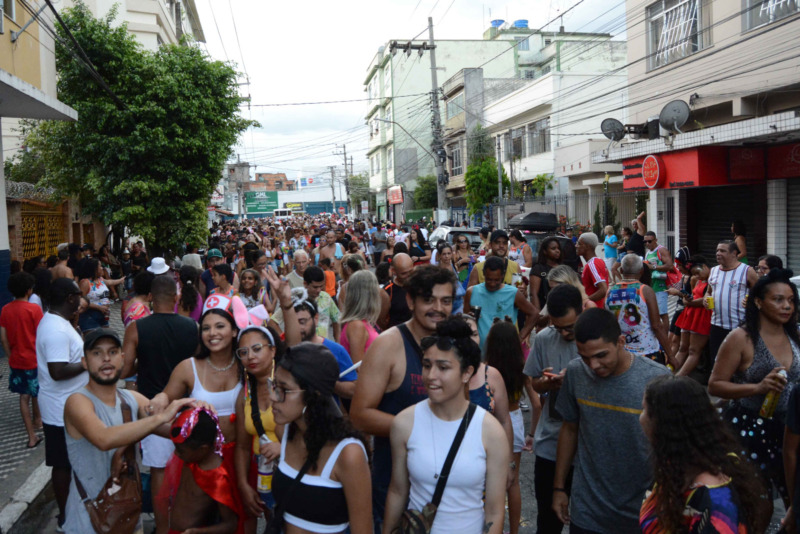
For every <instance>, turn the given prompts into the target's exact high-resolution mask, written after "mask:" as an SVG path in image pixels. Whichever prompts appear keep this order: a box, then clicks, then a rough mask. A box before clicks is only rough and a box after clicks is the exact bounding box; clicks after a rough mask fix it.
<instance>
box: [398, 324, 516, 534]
mask: <svg viewBox="0 0 800 534" xmlns="http://www.w3.org/2000/svg"><path fill="white" fill-rule="evenodd" d="M421 346H422V350H423V358H422V380H423V383H424V385H425V388H426V389H427V391H428V399H426V400H424V401H422V402H419V403H417V404H415V405H414V406H411V407H409V408H406V409H405V410H403V411H402V412H400V413H399V414H398V415H397V416H396V417H395V418H394V421H393V422H392V430H391V443H392V482H391V484H390V486H389V493H388V496H387V499H386V515H385V517H384V525H383V532H384V534H388V533H390V532H392V531H393V530H394V529H395V527H396V526H397V525H398V523H399V522H400V518H401V515H402V514H403V511H404V510H405V508H406V503H408V506H409V508H411V509H413V510H417V511H422V509H423V508H424V507H425V505H426V504H428V503H430V502H431V500H432V497H433V494H434V491H435V488H436V486H437V483H438V481H439V474H440V473H441V472H442V468H443V466H444V463H445V459H446V457H447V456H448V453H449V451H450V449H451V445H452V444H453V441H454V439H455V438H456V435H457V434H458V432H459V428H460V427H461V426H462V425H463V426H464V428H465V429H466V430H465V431H464V433H463V440H462V441H461V443H460V445H459V447H458V450H457V453H456V454H455V459H454V461H453V463H452V467H451V469H450V473H449V475H448V476H447V478H446V481H447V482H446V484H445V486H444V492H443V493H442V497H441V501H440V503H439V505H438V509H437V510H436V515H435V518H434V520H433V526H432V528H431V531H430V532H431V534H438V533H445V532H447V533H450V532H459V533H462V534H473V533H474V534H478V533H481V532H486V533H489V534H500V533H502V532H503V516H504V512H505V510H504V501H505V492H506V481H507V478H508V470H509V445H508V444H507V443H508V438H507V437H506V434H505V432H504V431H503V428H502V427H501V426H500V423H498V422H497V420H496V419H495V418H494V417H485V416H486V410H484V409H483V408H481V407H479V406H475V405H474V404H471V403H470V402H469V400H467V396H466V394H467V391H466V390H467V388H468V384H469V381H470V378H471V377H472V375H473V374H474V373H475V370H476V369H478V367H479V366H480V362H481V351H480V347H479V346H478V344H477V343H475V341H473V340H472V329H471V328H470V327H469V325H468V324H467V323H466V322H465V321H464V320H463V319H460V318H451V319H447V320H445V321H442V322H440V323H438V325H437V327H436V334H435V335H434V336H430V337H426V338H423V339H422V343H421ZM504 443H505V444H506V445H504V446H500V445H499V444H504ZM484 488H485V494H484ZM484 497H485V504H484V500H483V499H484Z"/></svg>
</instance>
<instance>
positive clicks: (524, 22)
mask: <svg viewBox="0 0 800 534" xmlns="http://www.w3.org/2000/svg"><path fill="white" fill-rule="evenodd" d="M514 27H515V28H527V27H528V19H519V20H515V21H514Z"/></svg>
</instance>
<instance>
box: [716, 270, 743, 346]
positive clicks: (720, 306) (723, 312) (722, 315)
mask: <svg viewBox="0 0 800 534" xmlns="http://www.w3.org/2000/svg"><path fill="white" fill-rule="evenodd" d="M748 269H749V266H748V265H747V264H746V263H739V265H738V266H737V267H736V268H735V269H731V270H728V271H724V270H722V268H721V267H720V266H717V267H714V268H712V269H711V275H710V276H709V277H708V285H709V286H711V294H712V295H713V297H714V313H713V314H712V315H711V324H712V325H714V326H718V327H720V328H724V329H725V330H733V329H734V328H738V327H739V325H740V324H741V323H742V322H743V321H744V306H743V305H742V302H743V301H744V298H745V296H747V270H748Z"/></svg>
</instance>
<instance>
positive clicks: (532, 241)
mask: <svg viewBox="0 0 800 534" xmlns="http://www.w3.org/2000/svg"><path fill="white" fill-rule="evenodd" d="M508 229H509V231H511V230H519V231H521V232H522V235H523V236H524V237H525V241H527V242H528V245H529V246H530V247H531V250H532V251H533V261H534V263H535V262H536V257H537V255H538V254H539V246H540V245H541V243H542V241H543V240H544V239H545V238H546V237H550V236H555V237H557V238H558V244H559V245H560V246H561V260H562V261H563V263H564V264H566V265H569V266H570V267H572V268H573V269H575V271H576V272H580V269H581V260H580V258H579V257H578V254H577V252H576V251H575V244H574V243H573V242H572V240H571V239H570V238H568V237H567V236H565V235H563V234H562V233H560V232H558V231H557V230H558V218H557V217H556V215H555V214H554V213H541V212H535V211H533V212H528V213H520V214H519V215H516V216H515V217H512V218H511V220H509V221H508Z"/></svg>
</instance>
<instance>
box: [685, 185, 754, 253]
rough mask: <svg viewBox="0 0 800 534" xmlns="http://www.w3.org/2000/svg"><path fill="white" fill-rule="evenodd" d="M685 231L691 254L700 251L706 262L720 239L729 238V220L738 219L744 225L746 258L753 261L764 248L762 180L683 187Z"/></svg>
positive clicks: (730, 221)
mask: <svg viewBox="0 0 800 534" xmlns="http://www.w3.org/2000/svg"><path fill="white" fill-rule="evenodd" d="M687 193H688V194H687V210H688V211H687V219H688V225H687V228H688V233H689V235H687V236H686V243H688V244H689V250H690V251H691V253H692V254H702V255H703V256H705V257H706V259H707V260H709V263H711V264H712V265H716V260H715V258H714V256H715V252H716V250H717V244H718V243H719V242H720V241H723V240H727V239H733V234H732V233H731V224H733V221H734V220H736V219H741V220H742V222H744V224H745V226H746V227H747V258H748V261H749V263H750V265H755V264H756V261H757V260H758V257H759V256H761V255H763V254H766V253H767V252H766V248H767V220H766V217H765V216H764V214H765V213H766V212H767V187H766V185H765V184H756V185H744V186H728V187H704V188H698V189H692V190H688V191H687Z"/></svg>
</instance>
